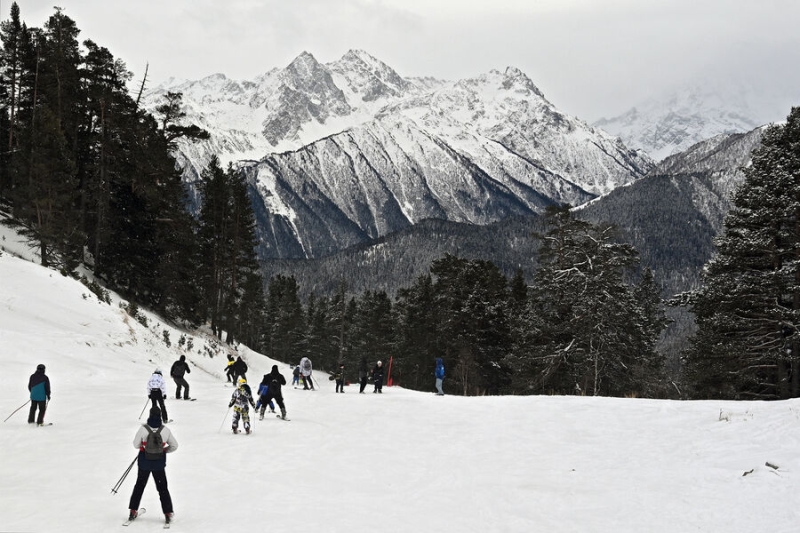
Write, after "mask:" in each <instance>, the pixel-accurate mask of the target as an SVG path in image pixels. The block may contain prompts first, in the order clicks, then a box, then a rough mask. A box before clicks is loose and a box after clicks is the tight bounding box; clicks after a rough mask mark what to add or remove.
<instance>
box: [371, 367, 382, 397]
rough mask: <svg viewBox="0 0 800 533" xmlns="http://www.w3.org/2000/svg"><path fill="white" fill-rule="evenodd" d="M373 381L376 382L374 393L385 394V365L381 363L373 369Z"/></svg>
mask: <svg viewBox="0 0 800 533" xmlns="http://www.w3.org/2000/svg"><path fill="white" fill-rule="evenodd" d="M372 381H373V382H375V390H373V391H372V392H373V393H375V392H378V393H383V363H382V362H380V361H378V364H376V365H375V368H373V369H372Z"/></svg>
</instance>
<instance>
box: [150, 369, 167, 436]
mask: <svg viewBox="0 0 800 533" xmlns="http://www.w3.org/2000/svg"><path fill="white" fill-rule="evenodd" d="M147 397H148V398H150V401H151V402H152V403H153V407H158V408H159V409H160V411H161V420H162V421H163V422H164V423H165V424H166V423H167V422H170V419H169V417H168V416H167V408H166V406H164V398H166V397H167V384H166V382H165V381H164V376H163V375H161V369H160V368H156V370H155V372H153V375H152V376H150V379H149V380H148V381H147Z"/></svg>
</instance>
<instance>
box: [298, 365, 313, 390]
mask: <svg viewBox="0 0 800 533" xmlns="http://www.w3.org/2000/svg"><path fill="white" fill-rule="evenodd" d="M300 373H301V374H302V375H303V390H308V386H309V385H311V390H314V382H313V381H311V359H309V358H308V357H303V358H302V359H300Z"/></svg>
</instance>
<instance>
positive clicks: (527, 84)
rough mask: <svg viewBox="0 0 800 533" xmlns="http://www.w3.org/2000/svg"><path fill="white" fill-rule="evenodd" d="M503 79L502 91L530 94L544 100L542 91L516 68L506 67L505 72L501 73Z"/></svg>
mask: <svg viewBox="0 0 800 533" xmlns="http://www.w3.org/2000/svg"><path fill="white" fill-rule="evenodd" d="M503 77H504V78H505V79H504V81H503V88H504V89H506V90H513V91H517V92H522V93H532V94H535V95H536V96H538V97H539V98H542V99H545V100H546V98H545V97H544V94H543V93H542V91H540V90H539V88H538V87H537V86H536V85H535V84H534V83H533V80H531V79H530V78H529V77H528V76H527V74H525V73H524V72H522V71H521V70H520V69H518V68H517V67H506V70H505V72H503Z"/></svg>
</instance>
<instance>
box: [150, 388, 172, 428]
mask: <svg viewBox="0 0 800 533" xmlns="http://www.w3.org/2000/svg"><path fill="white" fill-rule="evenodd" d="M150 401H151V402H153V407H158V408H159V409H161V420H163V421H164V422H166V421H167V420H169V417H168V416H167V407H166V406H165V405H164V397H163V396H162V395H161V390H160V389H154V390H151V391H150Z"/></svg>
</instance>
